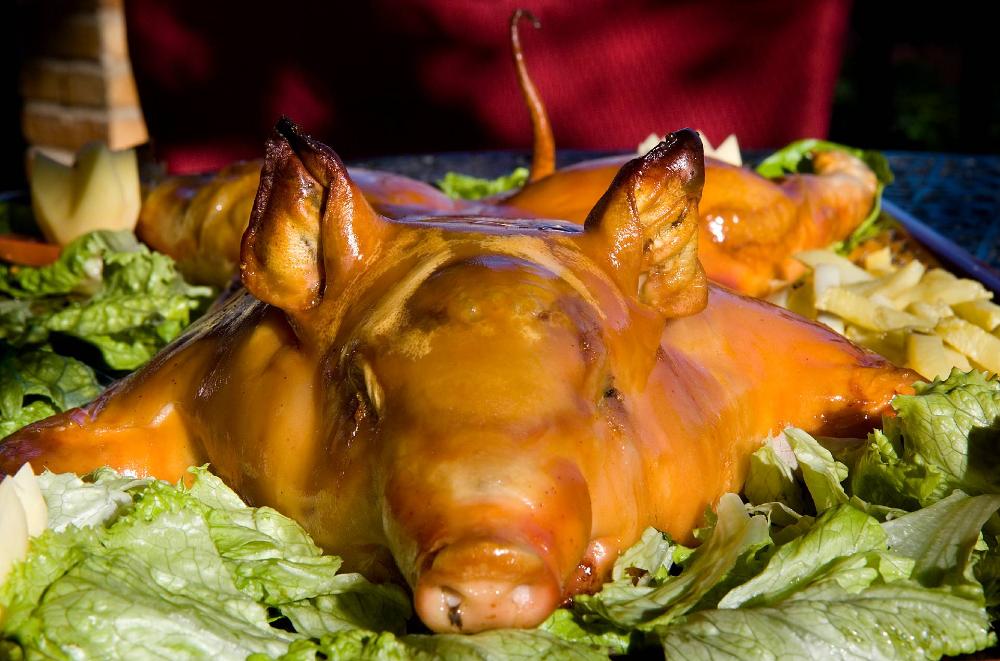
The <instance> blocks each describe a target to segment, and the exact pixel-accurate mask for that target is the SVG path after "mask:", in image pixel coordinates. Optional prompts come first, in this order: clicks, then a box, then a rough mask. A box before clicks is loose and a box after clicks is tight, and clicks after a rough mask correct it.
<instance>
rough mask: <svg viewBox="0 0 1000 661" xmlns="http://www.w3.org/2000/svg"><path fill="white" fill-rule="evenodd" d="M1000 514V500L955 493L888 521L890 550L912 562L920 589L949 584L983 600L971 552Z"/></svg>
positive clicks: (993, 496)
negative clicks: (923, 586)
mask: <svg viewBox="0 0 1000 661" xmlns="http://www.w3.org/2000/svg"><path fill="white" fill-rule="evenodd" d="M998 509H1000V495H983V496H974V497H969V496H967V495H965V494H963V493H961V492H955V493H953V494H951V495H950V496H948V497H947V498H945V499H943V500H940V501H938V502H936V503H934V504H933V505H931V506H929V507H925V508H923V509H920V510H917V511H916V512H911V513H910V514H906V515H904V516H901V517H899V518H898V519H894V520H892V521H886V522H885V523H883V524H882V528H883V529H884V530H885V532H886V534H887V535H888V540H889V545H890V546H891V547H892V548H893V549H894V550H895V551H897V552H899V553H902V554H903V555H905V556H907V557H909V558H912V559H913V560H914V562H915V563H916V564H915V567H914V571H913V577H914V578H915V579H917V580H918V581H920V583H921V584H922V585H926V586H928V587H938V586H941V585H950V586H953V587H955V588H956V589H960V590H965V591H969V598H971V599H981V598H982V586H981V585H980V584H979V583H978V582H977V581H976V578H975V576H974V575H973V571H972V564H973V563H972V556H973V550H974V549H975V548H976V546H977V544H978V543H979V539H980V531H981V530H982V528H983V525H984V524H985V523H986V521H987V520H988V519H989V518H990V517H991V516H993V514H994V513H995V512H996V511H997V510H998Z"/></svg>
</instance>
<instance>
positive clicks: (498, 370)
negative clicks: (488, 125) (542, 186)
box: [0, 123, 916, 632]
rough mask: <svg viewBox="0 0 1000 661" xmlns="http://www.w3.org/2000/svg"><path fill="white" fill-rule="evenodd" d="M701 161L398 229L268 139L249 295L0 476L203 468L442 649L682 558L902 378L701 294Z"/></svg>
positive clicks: (295, 137) (671, 163) (22, 452)
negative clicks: (615, 577) (521, 213)
mask: <svg viewBox="0 0 1000 661" xmlns="http://www.w3.org/2000/svg"><path fill="white" fill-rule="evenodd" d="M701 181H702V157H701V146H700V142H699V141H698V138H697V136H696V135H695V134H694V133H693V132H690V131H683V132H679V133H677V134H674V135H673V136H670V137H669V139H668V141H667V143H664V144H661V145H660V146H658V147H657V148H656V149H654V150H653V151H652V152H650V154H648V155H646V156H645V157H642V158H639V159H635V160H633V161H631V162H630V163H628V164H626V166H625V167H623V168H622V170H621V171H620V172H619V174H618V175H617V176H616V177H615V180H614V184H613V186H612V187H611V188H610V189H609V190H608V191H607V193H605V195H603V196H602V198H601V200H600V201H599V203H598V204H597V205H596V207H595V209H594V210H593V211H592V213H591V214H589V216H588V219H587V222H586V223H585V226H584V227H583V228H581V227H580V226H579V225H575V224H571V223H562V224H558V223H551V222H548V223H542V222H536V221H530V220H522V221H510V220H499V219H484V218H481V217H471V218H462V217H451V218H441V219H431V220H428V219H409V220H399V221H390V220H388V219H386V218H384V217H382V216H380V215H378V214H377V213H376V212H375V211H374V210H373V209H372V208H371V207H370V206H369V205H367V204H366V203H365V201H364V198H363V196H362V194H361V192H360V190H359V188H358V187H357V186H356V185H355V184H354V183H353V182H352V181H351V180H350V179H349V178H348V176H347V172H346V168H344V167H343V165H342V164H341V163H340V161H339V160H338V159H337V157H336V155H335V154H333V152H332V151H330V150H329V148H327V147H325V146H323V145H320V144H319V143H316V142H314V141H312V140H311V139H309V138H307V137H305V136H303V135H301V134H300V133H299V132H298V131H297V130H296V129H295V128H294V127H293V126H291V125H290V124H287V123H282V124H279V129H278V133H277V135H276V137H275V138H274V139H273V140H272V142H271V143H270V144H269V148H268V159H267V162H266V165H265V168H264V174H263V177H262V182H261V187H260V191H259V193H258V195H257V198H256V200H255V203H254V210H253V215H252V220H251V224H250V227H249V229H248V231H247V232H246V234H245V236H244V239H243V246H242V258H241V270H242V276H243V281H244V283H245V284H246V286H247V289H248V290H249V292H242V293H239V294H237V295H236V296H235V297H234V298H233V299H231V300H230V301H229V303H228V304H227V305H226V306H224V307H223V308H222V309H220V310H219V311H218V312H217V313H216V314H215V315H214V316H213V317H211V318H206V319H205V320H203V321H201V322H199V323H198V324H197V325H196V326H195V327H194V328H193V329H192V330H191V331H190V332H189V333H187V334H186V335H185V336H184V337H182V338H181V339H180V340H178V341H177V342H175V343H174V344H172V345H171V346H170V347H168V348H167V349H165V350H164V351H163V352H162V353H161V354H160V355H159V356H157V357H156V358H155V359H154V360H153V362H151V363H150V364H149V365H148V366H147V367H145V368H144V369H142V370H140V371H139V372H137V373H135V374H134V375H132V376H131V377H129V378H127V379H125V380H123V381H122V382H120V383H119V384H117V385H116V386H115V387H113V388H112V389H110V390H109V391H108V392H106V393H105V394H104V395H103V396H102V397H101V398H100V399H99V400H97V401H96V402H94V403H93V404H91V405H89V406H87V407H85V408H84V409H77V410H74V411H71V412H67V413H65V414H62V415H59V416H55V417H53V418H50V419H48V420H46V421H43V422H40V423H37V424H35V425H32V426H30V427H28V428H25V429H24V430H22V431H20V432H18V433H16V434H15V435H13V436H11V437H10V438H8V439H7V440H6V441H5V442H4V443H3V444H2V445H0V470H2V471H6V472H13V471H14V470H15V469H17V468H18V467H19V466H20V465H21V464H22V463H23V462H25V461H29V460H30V461H32V462H33V463H34V465H35V467H36V469H40V468H42V467H47V468H50V469H52V470H57V471H62V470H73V471H78V472H85V471H88V470H91V469H93V468H96V467H98V466H102V465H111V466H114V467H116V468H119V469H123V470H129V471H133V472H135V473H137V474H143V475H145V474H150V475H155V476H157V477H161V478H163V479H167V480H177V479H179V478H181V477H182V476H183V474H184V469H185V468H186V467H187V466H189V465H196V464H200V463H203V462H210V463H211V465H212V467H213V470H215V471H216V472H217V473H218V474H219V475H220V476H221V477H222V478H223V479H224V480H225V481H226V482H227V483H228V484H229V485H231V486H232V487H233V488H234V489H235V490H236V491H237V492H238V493H240V494H241V495H242V496H243V497H244V498H246V499H247V500H248V501H249V502H251V503H254V504H258V505H270V506H273V507H275V508H277V509H278V510H280V511H282V512H284V513H286V514H288V515H290V516H292V517H294V518H295V519H297V520H298V521H300V522H301V523H302V524H303V525H304V526H305V527H306V529H307V530H309V532H310V533H311V534H312V535H313V536H314V538H315V539H316V541H317V542H318V543H320V544H321V545H322V546H324V547H325V548H326V549H327V550H328V551H330V552H333V553H337V554H340V555H342V556H343V557H344V559H345V562H346V565H347V566H348V567H351V568H354V569H357V570H360V571H363V572H364V573H366V574H367V575H369V576H371V577H372V578H376V579H380V578H386V577H388V576H391V575H392V574H393V573H395V572H397V571H398V574H399V575H401V576H402V578H403V579H405V580H406V582H407V583H408V584H409V585H410V586H411V587H412V588H413V590H414V600H415V604H416V608H417V612H418V614H419V615H420V617H421V618H422V619H423V620H424V622H425V623H426V624H427V625H428V626H429V627H431V628H432V629H434V630H436V631H456V630H457V631H464V632H472V631H478V630H483V629H491V628H497V627H504V626H533V625H535V624H537V623H538V622H540V621H542V620H543V619H544V618H545V617H547V616H548V615H549V614H550V613H551V611H552V610H553V609H554V608H556V607H557V606H558V604H559V603H561V602H562V601H563V599H565V598H566V597H568V596H571V595H573V594H576V593H579V592H581V591H589V590H593V589H595V588H596V587H597V586H598V585H599V583H600V582H601V581H602V580H604V579H605V578H606V577H607V576H608V572H609V571H610V568H611V564H612V563H613V561H614V559H615V558H616V557H617V555H618V553H619V552H620V551H621V550H622V549H624V548H627V547H628V546H629V545H631V544H632V543H634V542H635V541H636V540H637V539H638V537H639V535H640V534H641V532H642V530H643V529H644V528H645V527H646V526H650V525H652V526H656V527H657V528H660V529H662V530H665V531H667V532H669V533H670V534H672V535H673V536H674V537H676V538H678V539H681V540H686V541H690V533H691V530H692V528H693V527H694V526H695V525H696V524H697V523H698V522H699V520H700V518H701V516H702V513H703V512H704V509H705V507H706V506H711V505H713V504H714V503H715V502H716V500H717V499H718V497H719V496H720V495H721V494H723V493H725V492H727V491H735V490H739V488H740V486H741V484H742V482H743V479H744V476H745V473H746V470H747V463H748V456H749V454H750V453H751V452H752V451H754V450H755V449H756V448H757V447H759V445H760V444H761V442H762V441H763V440H764V439H765V438H767V437H768V436H769V435H771V434H774V433H776V432H778V431H780V430H781V429H782V428H784V427H785V426H787V425H795V426H799V427H802V428H804V429H806V430H807V431H810V432H812V433H817V434H844V433H851V434H854V433H862V432H864V431H866V430H868V429H870V428H871V427H872V425H873V424H874V421H875V420H876V419H877V417H878V416H879V415H880V414H881V413H882V412H883V411H884V410H885V409H886V407H887V405H888V403H889V400H890V398H891V397H892V396H893V395H894V394H896V393H897V392H902V391H907V389H908V388H909V384H910V383H911V382H912V381H913V380H914V379H915V378H916V377H915V375H914V374H913V373H912V372H909V371H907V370H903V369H899V368H896V367H894V366H892V365H890V364H888V363H887V362H886V361H885V360H883V359H881V358H879V357H877V356H875V355H873V354H871V353H868V352H866V351H864V350H862V349H860V348H858V347H856V346H854V345H852V344H850V343H849V342H847V341H846V340H844V339H843V338H841V337H839V336H837V335H835V334H834V333H833V332H831V331H829V330H828V329H825V328H824V327H822V326H819V325H817V324H813V323H811V322H808V321H805V320H803V319H801V318H798V317H796V316H794V315H792V314H790V313H788V312H785V311H782V310H780V309H778V308H775V307H773V306H770V305H768V304H766V303H763V302H760V301H757V300H753V299H749V298H745V297H743V296H740V295H738V294H736V293H733V292H730V291H727V290H725V289H722V288H716V287H709V286H707V285H706V283H705V281H704V275H703V273H702V272H701V270H700V269H699V267H698V265H697V261H696V260H693V259H692V258H691V256H692V254H693V252H692V246H693V245H694V243H695V242H696V240H697V232H696V231H695V228H696V226H697V222H698V220H697V201H698V195H699V193H700V190H701Z"/></svg>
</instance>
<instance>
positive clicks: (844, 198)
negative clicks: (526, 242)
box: [503, 151, 878, 296]
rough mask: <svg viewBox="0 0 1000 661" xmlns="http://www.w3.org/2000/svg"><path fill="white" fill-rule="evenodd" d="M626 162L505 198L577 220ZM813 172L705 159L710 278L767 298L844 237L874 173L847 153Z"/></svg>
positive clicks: (703, 206)
mask: <svg viewBox="0 0 1000 661" xmlns="http://www.w3.org/2000/svg"><path fill="white" fill-rule="evenodd" d="M625 159H626V157H611V158H607V159H601V160H599V161H589V162H586V163H581V164H579V165H576V166H571V167H568V168H563V169H561V170H558V171H557V172H555V173H554V174H553V175H551V176H549V177H546V178H544V179H542V180H540V181H538V182H537V183H534V184H528V185H526V186H525V187H524V188H523V189H521V190H520V191H518V192H517V193H514V194H513V195H512V196H510V197H508V198H506V199H505V200H503V204H504V205H506V206H509V207H513V208H516V209H520V210H523V211H524V212H525V213H527V214H532V215H537V216H541V217H546V216H548V217H556V218H565V219H567V220H582V219H583V218H585V217H586V214H587V213H588V212H589V207H588V206H587V205H588V202H589V201H590V200H593V199H594V196H595V195H597V194H598V191H602V190H604V188H605V187H606V186H607V185H608V183H609V182H610V181H611V178H612V177H614V175H615V173H616V172H617V171H618V168H619V167H620V166H621V164H622V163H623V162H624V161H625ZM813 167H814V170H815V174H794V175H789V176H787V177H785V178H783V179H781V180H777V181H771V180H769V179H766V178H764V177H762V176H760V175H759V174H757V173H755V172H753V171H752V170H748V169H746V168H740V167H736V166H733V165H729V164H726V163H722V162H720V161H715V160H712V159H709V160H708V161H707V163H706V167H705V191H704V193H703V194H702V198H701V203H700V205H699V210H700V214H701V224H700V226H699V243H698V257H699V259H700V260H701V263H702V265H703V266H704V268H705V271H706V272H707V273H708V277H709V278H710V279H711V280H713V281H715V282H717V283H719V284H723V285H726V286H727V287H730V288H732V289H735V290H736V291H739V292H743V293H745V294H750V295H752V296H764V295H766V294H767V293H769V292H770V290H771V285H772V282H773V281H774V280H776V279H790V278H794V277H797V276H798V275H800V274H801V272H802V271H801V269H802V266H801V265H800V264H798V263H797V262H795V261H794V260H793V259H792V255H793V254H795V253H796V252H798V251H800V250H808V249H811V248H824V247H826V246H828V245H830V244H831V243H833V242H835V241H838V240H841V239H843V238H845V237H847V236H848V235H849V234H850V233H851V232H852V231H853V230H854V228H856V227H857V226H858V225H859V224H861V221H862V220H864V219H865V218H866V217H867V216H868V212H869V211H870V210H871V208H872V204H874V201H875V190H876V186H877V183H878V182H877V181H876V178H875V175H874V173H872V171H871V170H870V169H869V168H868V167H867V166H866V165H865V164H864V163H862V162H861V161H860V160H859V159H857V158H855V157H853V156H851V155H849V154H846V153H844V152H832V151H830V152H818V153H816V154H815V155H814V156H813Z"/></svg>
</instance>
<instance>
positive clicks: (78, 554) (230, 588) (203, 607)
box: [0, 469, 410, 659]
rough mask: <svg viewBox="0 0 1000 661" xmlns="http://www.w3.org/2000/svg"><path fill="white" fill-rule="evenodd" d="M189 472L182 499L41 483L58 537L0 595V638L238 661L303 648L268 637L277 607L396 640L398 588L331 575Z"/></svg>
mask: <svg viewBox="0 0 1000 661" xmlns="http://www.w3.org/2000/svg"><path fill="white" fill-rule="evenodd" d="M193 473H194V481H193V484H192V486H191V487H190V488H185V487H183V486H171V485H169V484H166V483H164V482H159V481H153V480H147V481H136V480H132V479H131V478H127V477H123V476H120V475H118V474H117V473H114V472H113V471H109V470H108V471H101V472H99V473H98V474H97V475H96V476H95V478H94V480H93V482H91V483H88V482H82V481H81V482H80V484H76V483H74V482H73V481H72V480H67V479H65V478H58V479H56V478H53V477H51V476H49V477H46V478H45V479H43V482H42V484H43V486H45V487H46V492H45V493H46V497H47V500H48V502H49V503H50V505H57V506H58V507H57V508H53V509H55V510H56V511H55V518H56V520H57V521H58V522H59V525H61V527H62V531H61V532H56V531H54V530H51V529H50V530H47V531H46V532H45V533H43V534H42V535H41V536H40V537H38V538H36V539H35V540H33V542H32V552H31V553H30V554H29V557H28V558H27V560H26V561H25V562H23V563H20V564H19V565H17V566H16V567H15V569H14V570H13V572H12V574H11V576H10V578H9V580H8V582H7V583H6V584H5V585H4V586H3V587H2V588H0V606H3V607H4V608H5V610H6V616H5V620H4V622H3V632H4V636H5V637H6V638H7V639H8V640H9V641H13V642H14V643H16V644H17V645H18V646H19V647H20V648H21V650H23V652H24V653H25V654H26V655H27V656H28V657H31V656H34V655H38V656H45V657H47V658H57V659H58V658H69V655H68V653H67V650H72V651H73V654H74V655H75V656H89V657H93V658H106V657H108V656H113V657H116V658H150V657H171V658H205V657H208V656H211V657H214V658H221V659H228V658H233V659H236V658H239V659H243V658H246V657H247V656H248V655H250V654H253V653H265V654H268V655H271V656H280V655H282V654H284V653H285V652H287V651H288V646H289V644H290V643H291V642H293V641H295V640H305V639H306V636H305V635H304V634H303V633H301V632H298V631H295V630H293V629H292V628H291V627H286V628H279V627H276V626H274V623H275V622H276V621H279V622H280V621H281V620H282V619H283V618H285V617H288V618H289V620H292V615H291V613H285V612H284V610H285V608H288V609H289V611H291V610H293V609H294V610H295V611H296V612H297V614H298V615H301V614H302V613H307V614H308V612H309V611H310V609H313V610H317V611H322V612H323V613H324V615H325V616H327V617H335V618H339V619H340V620H341V621H343V622H344V625H343V626H344V628H352V629H358V628H360V627H364V626H369V625H372V624H374V623H373V616H374V617H377V618H378V622H377V625H378V626H379V627H380V628H385V629H390V630H395V631H402V629H403V625H404V623H405V621H406V620H407V618H408V617H409V616H410V609H409V601H408V599H407V598H406V596H405V595H404V594H403V592H402V591H401V590H399V589H398V588H394V587H391V586H374V585H372V584H370V583H367V582H366V581H364V580H363V579H361V578H360V577H358V576H356V575H352V574H338V573H337V570H338V569H339V566H340V561H339V559H338V558H336V557H334V556H328V555H323V554H322V553H321V552H320V550H319V549H318V548H317V547H316V546H315V545H314V544H313V542H312V540H311V539H310V538H309V537H308V535H307V534H306V533H305V531H303V530H302V528H301V527H299V525H298V524H296V523H295V522H293V521H292V520H291V519H288V518H286V517H284V516H281V515H280V514H278V513H277V512H275V511H273V510H270V509H268V508H251V507H247V506H246V505H244V504H243V503H242V502H241V501H240V500H239V498H238V497H236V495H235V494H234V493H233V492H232V491H230V490H229V489H228V488H227V487H225V486H224V485H223V484H222V482H221V481H220V480H219V479H218V478H216V477H214V476H212V475H211V474H210V473H208V472H207V471H206V470H205V469H193ZM81 485H87V486H81ZM51 487H55V488H54V489H53V488H51ZM77 501H80V502H77ZM78 524H79V525H78ZM320 600H325V604H326V605H325V606H324V605H320V603H319V602H320ZM358 604H366V605H375V606H377V608H375V609H374V610H372V611H369V610H367V609H366V608H360V609H359V608H358ZM331 614H332V615H331ZM293 621H294V620H293Z"/></svg>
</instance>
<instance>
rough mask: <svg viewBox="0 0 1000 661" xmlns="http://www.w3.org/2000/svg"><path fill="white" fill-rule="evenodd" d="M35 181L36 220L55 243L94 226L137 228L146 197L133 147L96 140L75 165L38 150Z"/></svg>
mask: <svg viewBox="0 0 1000 661" xmlns="http://www.w3.org/2000/svg"><path fill="white" fill-rule="evenodd" d="M30 181H31V202H32V206H33V208H34V211H35V218H36V219H37V220H38V224H39V227H41V229H42V233H43V234H45V236H46V238H48V239H49V240H50V241H53V242H55V243H58V244H60V245H66V244H67V243H69V242H70V241H72V240H73V239H75V238H76V237H78V236H80V235H81V234H85V233H87V232H91V231H93V230H98V229H110V230H126V229H127V230H132V229H135V224H136V221H137V220H138V218H139V206H140V204H141V198H140V190H139V168H138V165H137V163H136V157H135V151H134V150H132V149H126V150H123V151H119V152H112V151H111V150H109V149H108V148H107V146H105V145H104V144H103V143H90V144H88V145H85V146H84V147H83V148H82V149H81V150H80V152H79V153H78V154H77V156H76V162H75V163H74V164H73V166H72V167H70V166H67V165H63V164H62V163H59V162H57V161H55V160H53V159H51V158H49V157H47V156H45V155H44V154H42V153H36V154H35V156H34V159H33V161H32V164H31V173H30Z"/></svg>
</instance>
